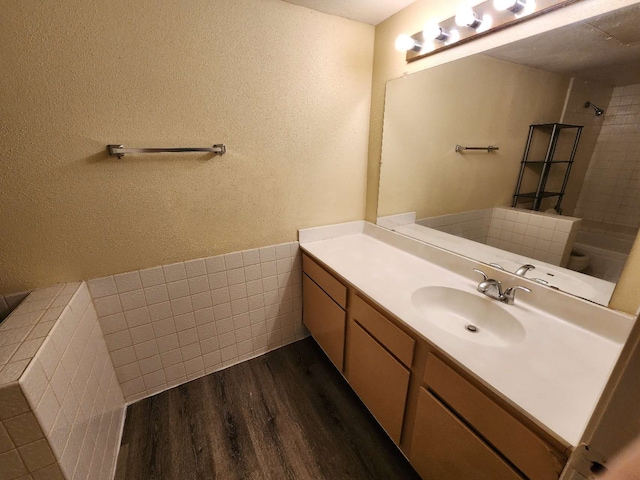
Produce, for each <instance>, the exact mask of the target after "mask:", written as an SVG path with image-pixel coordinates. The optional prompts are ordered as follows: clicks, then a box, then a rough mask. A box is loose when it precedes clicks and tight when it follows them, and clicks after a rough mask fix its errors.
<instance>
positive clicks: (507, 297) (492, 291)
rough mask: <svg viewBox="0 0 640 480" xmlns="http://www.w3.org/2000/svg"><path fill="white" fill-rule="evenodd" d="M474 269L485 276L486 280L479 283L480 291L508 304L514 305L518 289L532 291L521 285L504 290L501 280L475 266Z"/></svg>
mask: <svg viewBox="0 0 640 480" xmlns="http://www.w3.org/2000/svg"><path fill="white" fill-rule="evenodd" d="M473 271H474V272H477V273H479V274H480V275H482V276H483V278H484V280H482V281H481V282H480V283H479V284H478V291H479V292H480V293H483V294H485V295H486V296H487V297H489V298H493V299H494V300H498V301H499V302H502V303H506V304H507V305H513V304H514V302H515V300H516V291H518V290H522V291H523V292H527V293H531V290H530V289H528V288H527V287H523V286H520V285H516V286H513V287H509V288H507V289H506V290H502V283H501V282H500V281H498V280H496V279H494V278H489V277H487V274H486V273H484V272H483V271H482V270H479V269H477V268H474V269H473Z"/></svg>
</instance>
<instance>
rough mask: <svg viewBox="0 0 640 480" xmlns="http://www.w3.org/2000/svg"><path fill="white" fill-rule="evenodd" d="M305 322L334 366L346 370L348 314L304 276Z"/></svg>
mask: <svg viewBox="0 0 640 480" xmlns="http://www.w3.org/2000/svg"><path fill="white" fill-rule="evenodd" d="M302 301H303V304H304V308H303V317H302V318H303V322H304V324H305V325H306V327H307V328H308V329H309V331H310V332H311V335H312V336H313V338H315V340H316V341H317V342H318V344H319V345H320V347H322V349H323V350H324V352H325V353H326V354H327V356H328V357H329V358H330V359H331V361H332V362H333V364H334V365H335V366H336V367H338V370H340V371H341V372H342V371H343V369H344V332H345V327H346V313H345V311H344V310H343V309H342V308H340V306H339V305H338V304H337V303H336V302H334V301H333V300H331V297H329V295H327V294H326V293H325V292H324V291H323V290H322V289H321V288H320V287H319V286H318V285H316V284H315V282H314V281H313V280H311V279H310V278H309V277H307V276H306V275H302Z"/></svg>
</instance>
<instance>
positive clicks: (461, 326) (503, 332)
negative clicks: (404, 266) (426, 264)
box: [411, 287, 526, 347]
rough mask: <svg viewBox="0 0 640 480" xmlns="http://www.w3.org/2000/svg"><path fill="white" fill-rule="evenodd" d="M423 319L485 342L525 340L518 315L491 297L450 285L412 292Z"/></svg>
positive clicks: (492, 343) (471, 339) (454, 333)
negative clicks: (480, 295) (449, 286)
mask: <svg viewBox="0 0 640 480" xmlns="http://www.w3.org/2000/svg"><path fill="white" fill-rule="evenodd" d="M411 303H412V304H413V306H414V308H415V309H416V310H417V311H418V312H420V314H421V315H422V316H423V318H424V319H425V320H426V321H428V322H430V323H432V324H433V325H435V326H437V327H438V328H441V329H442V330H445V331H447V332H449V333H451V334H453V335H455V336H457V337H460V338H463V339H465V340H469V341H471V342H476V343H480V344H484V345H490V346H495V347H504V346H507V345H513V344H515V343H519V342H521V341H523V340H524V338H525V336H526V333H525V330H524V327H523V326H522V324H521V323H520V322H519V321H518V319H517V318H516V317H514V316H513V315H511V314H510V313H509V312H507V311H506V310H505V309H504V308H502V307H501V306H500V304H498V303H497V301H496V300H491V299H490V298H483V297H479V296H478V295H474V294H472V293H469V292H465V291H463V290H457V289H455V288H448V287H423V288H419V289H418V290H416V291H415V292H413V294H412V295H411Z"/></svg>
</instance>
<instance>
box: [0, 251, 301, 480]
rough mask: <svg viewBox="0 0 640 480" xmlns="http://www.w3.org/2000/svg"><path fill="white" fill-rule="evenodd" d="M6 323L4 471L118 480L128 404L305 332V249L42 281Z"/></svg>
mask: <svg viewBox="0 0 640 480" xmlns="http://www.w3.org/2000/svg"><path fill="white" fill-rule="evenodd" d="M0 329H1V333H2V334H1V335H0V465H2V468H0V480H14V479H16V480H17V479H20V480H21V479H32V480H64V479H66V480H74V479H77V480H81V479H82V480H84V479H88V478H91V479H97V480H102V479H105V480H106V479H111V478H113V475H114V472H115V465H116V460H117V458H116V457H117V449H118V445H119V443H120V435H121V430H122V425H123V422H124V414H125V405H126V403H132V402H135V401H137V400H139V399H142V398H144V397H147V396H151V395H154V394H156V393H159V392H161V391H163V390H166V389H168V388H171V387H174V386H177V385H179V384H181V383H185V382H187V381H189V380H192V379H195V378H197V377H200V376H203V375H206V374H208V373H211V372H214V371H216V370H220V369H222V368H225V367H228V366H230V365H233V364H235V363H238V362H241V361H244V360H247V359H249V358H252V357H255V356H258V355H261V354H263V353H266V352H267V351H269V350H273V349H275V348H278V347H280V346H282V345H285V344H287V343H290V342H293V341H295V340H298V339H300V338H303V337H304V336H306V335H307V331H306V329H305V328H304V327H303V325H302V268H301V260H300V250H299V248H298V243H297V242H292V243H284V244H280V245H274V246H267V247H263V248H259V249H254V250H247V251H243V252H236V253H230V254H227V255H220V256H216V257H209V258H201V259H197V260H190V261H187V262H179V263H174V264H171V265H165V266H160V267H154V268H149V269H145V270H140V271H134V272H128V273H122V274H118V275H113V276H109V277H103V278H98V279H94V280H90V281H89V282H88V284H87V283H84V282H78V283H72V284H66V285H56V286H53V287H48V288H44V289H39V290H35V291H34V292H32V293H31V294H30V295H29V297H27V298H26V300H25V301H24V302H23V303H22V304H21V305H20V306H19V307H18V308H17V309H16V310H14V311H13V312H12V313H11V315H10V316H9V317H8V318H7V319H6V320H5V321H4V322H3V323H2V325H0Z"/></svg>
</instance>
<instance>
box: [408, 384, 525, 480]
mask: <svg viewBox="0 0 640 480" xmlns="http://www.w3.org/2000/svg"><path fill="white" fill-rule="evenodd" d="M411 452H412V453H411V455H410V456H409V461H410V462H411V465H413V468H415V469H416V472H418V474H419V475H420V476H421V477H422V478H424V479H437V480H460V479H465V478H468V479H474V480H522V479H523V477H522V476H520V475H519V474H518V473H517V472H516V471H515V470H514V469H512V468H511V467H510V466H509V464H508V463H507V462H505V461H504V460H503V459H502V458H501V457H500V456H499V455H498V454H497V453H496V452H494V451H493V450H492V449H491V447H489V446H488V445H487V444H486V443H484V442H483V441H482V439H481V438H480V437H478V436H477V435H476V434H475V433H474V432H473V431H472V430H470V429H469V427H467V426H466V425H465V424H464V423H463V422H462V421H460V419H458V418H457V417H456V415H455V414H453V413H452V412H451V411H450V410H449V409H448V408H446V407H445V406H444V405H443V404H442V403H441V402H440V401H439V400H438V399H436V398H435V397H434V396H433V395H432V394H431V393H430V392H428V391H427V390H425V389H424V388H422V387H421V388H420V392H419V394H418V408H417V413H416V418H415V426H414V429H413V439H412V449H411Z"/></svg>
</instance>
